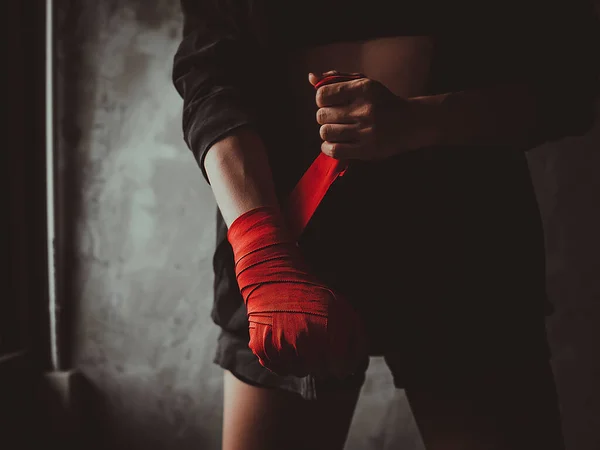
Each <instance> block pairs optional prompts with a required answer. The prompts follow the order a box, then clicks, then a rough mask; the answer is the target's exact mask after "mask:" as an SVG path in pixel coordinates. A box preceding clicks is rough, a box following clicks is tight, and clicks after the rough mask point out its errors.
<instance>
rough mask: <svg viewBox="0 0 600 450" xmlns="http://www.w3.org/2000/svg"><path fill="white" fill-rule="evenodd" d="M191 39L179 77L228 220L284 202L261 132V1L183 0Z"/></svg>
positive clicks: (190, 132)
mask: <svg viewBox="0 0 600 450" xmlns="http://www.w3.org/2000/svg"><path fill="white" fill-rule="evenodd" d="M181 9H182V12H183V18H184V26H183V38H182V41H181V43H180V45H179V47H178V49H177V52H176V53H175V55H174V60H173V72H172V79H173V84H174V86H175V88H176V89H177V92H178V93H179V94H180V96H181V98H182V99H183V120H182V130H183V137H184V140H185V142H186V143H187V145H188V147H189V149H190V150H191V151H192V153H193V154H194V156H195V159H196V161H197V163H198V165H199V166H200V169H201V171H202V174H203V176H204V178H205V179H206V181H207V182H208V183H209V184H210V185H211V187H212V191H213V193H214V195H215V199H216V201H217V205H218V206H219V209H220V211H221V214H222V216H223V218H224V219H225V222H226V223H227V225H228V226H229V225H230V224H231V222H232V221H233V220H234V219H235V218H236V217H238V216H240V215H241V214H243V213H244V212H246V211H248V210H249V209H252V208H255V207H258V206H267V205H274V204H276V200H275V193H274V188H273V182H272V176H271V172H270V168H269V164H268V160H267V155H266V151H265V148H264V145H263V141H262V139H261V137H260V132H259V130H260V129H261V123H260V121H261V119H260V117H261V107H263V105H264V104H265V101H263V100H262V99H261V91H260V79H259V77H260V70H258V69H259V68H260V67H261V62H262V61H266V60H267V53H268V52H267V49H268V46H267V38H266V32H265V31H266V27H265V22H266V19H265V17H266V15H265V13H264V11H262V10H261V8H260V2H256V1H254V0H245V1H236V2H230V1H228V0H214V1H198V0H181Z"/></svg>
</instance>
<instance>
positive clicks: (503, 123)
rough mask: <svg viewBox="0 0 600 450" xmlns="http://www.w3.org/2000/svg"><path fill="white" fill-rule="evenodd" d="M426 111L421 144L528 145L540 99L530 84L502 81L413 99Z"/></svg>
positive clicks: (531, 137)
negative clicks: (503, 83) (489, 85)
mask: <svg viewBox="0 0 600 450" xmlns="http://www.w3.org/2000/svg"><path fill="white" fill-rule="evenodd" d="M409 102H410V103H412V104H413V106H415V107H416V108H417V109H419V110H421V111H423V113H422V114H421V117H423V118H424V120H423V121H422V122H421V123H422V125H423V127H424V130H423V132H422V133H421V136H423V139H424V142H423V145H421V146H428V145H442V146H464V145H487V144H489V143H490V142H491V143H493V144H494V145H516V146H527V145H529V144H530V143H531V141H532V140H535V139H534V137H533V136H532V129H533V128H534V127H535V125H534V124H535V122H536V120H537V110H536V102H535V99H534V97H533V96H532V95H531V93H530V92H529V91H528V89H527V87H526V86H524V85H518V84H514V85H513V84H507V85H499V86H494V87H489V88H481V89H471V90H465V91H461V92H451V93H445V94H439V95H431V96H424V97H414V98H411V99H410V100H409Z"/></svg>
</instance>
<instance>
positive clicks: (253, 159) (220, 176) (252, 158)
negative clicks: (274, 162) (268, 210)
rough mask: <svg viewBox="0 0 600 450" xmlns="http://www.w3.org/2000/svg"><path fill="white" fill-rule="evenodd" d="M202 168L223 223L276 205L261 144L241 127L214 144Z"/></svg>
mask: <svg viewBox="0 0 600 450" xmlns="http://www.w3.org/2000/svg"><path fill="white" fill-rule="evenodd" d="M204 168H205V170H206V173H207V176H208V179H209V181H210V184H211V186H212V191H213V193H214V196H215V200H216V202H217V205H218V206H219V209H220V211H221V214H222V216H223V219H224V220H225V223H226V224H227V226H228V227H229V226H230V225H231V223H232V222H233V221H234V220H235V219H236V218H237V217H239V216H240V215H242V214H243V213H245V212H247V211H249V210H251V209H254V208H257V207H259V206H271V205H277V198H276V196H275V190H274V187H273V181H272V176H271V169H270V167H269V163H268V160H267V154H266V151H265V148H264V145H263V142H262V140H261V139H260V137H259V136H258V134H256V133H255V132H254V131H252V129H250V128H248V127H243V128H240V129H238V131H237V132H235V133H233V134H231V135H229V136H227V137H225V138H224V139H222V140H220V141H218V142H217V143H215V144H214V145H213V146H212V147H211V148H210V149H209V151H208V152H207V153H206V156H205V159H204Z"/></svg>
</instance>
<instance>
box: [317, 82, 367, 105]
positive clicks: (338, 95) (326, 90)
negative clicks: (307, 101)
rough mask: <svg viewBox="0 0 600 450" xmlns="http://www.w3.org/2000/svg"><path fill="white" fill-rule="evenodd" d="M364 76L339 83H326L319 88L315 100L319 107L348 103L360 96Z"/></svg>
mask: <svg viewBox="0 0 600 450" xmlns="http://www.w3.org/2000/svg"><path fill="white" fill-rule="evenodd" d="M362 80H363V78H358V79H350V80H349V81H340V82H339V83H332V84H325V85H323V86H321V87H319V88H318V89H317V92H316V94H315V100H316V102H317V106H318V107H319V108H323V107H326V106H341V105H348V104H350V103H352V101H353V100H354V99H355V98H357V97H359V95H358V93H360V92H361V91H362V89H363V85H364V82H362Z"/></svg>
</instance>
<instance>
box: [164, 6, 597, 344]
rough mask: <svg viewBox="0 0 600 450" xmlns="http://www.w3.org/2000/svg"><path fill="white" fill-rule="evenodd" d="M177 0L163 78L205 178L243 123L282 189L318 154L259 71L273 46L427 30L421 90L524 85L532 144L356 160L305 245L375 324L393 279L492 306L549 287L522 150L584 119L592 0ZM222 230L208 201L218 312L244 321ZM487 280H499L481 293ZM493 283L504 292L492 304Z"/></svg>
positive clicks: (273, 64) (534, 304)
mask: <svg viewBox="0 0 600 450" xmlns="http://www.w3.org/2000/svg"><path fill="white" fill-rule="evenodd" d="M496 3H498V4H496ZM181 4H182V11H183V14H184V29H183V39H182V42H181V44H180V46H179V48H178V50H177V53H176V54H175V58H174V66H173V81H174V85H175V87H176V88H177V90H178V92H179V94H180V95H181V96H182V98H183V102H184V104H183V137H184V139H185V141H186V143H187V145H188V146H189V148H190V149H191V150H192V152H193V153H194V155H195V157H196V160H197V161H198V164H199V166H200V168H201V170H202V173H203V174H204V176H205V177H206V173H205V171H204V168H203V158H204V155H205V153H206V151H207V150H208V149H209V148H210V147H211V146H212V144H214V143H215V142H216V141H218V140H220V139H222V138H223V137H224V136H226V135H227V134H228V133H231V132H232V131H233V130H235V129H237V128H239V127H242V126H250V127H254V129H255V130H256V131H258V132H259V133H260V134H261V137H262V138H263V140H264V142H265V144H266V147H267V150H268V152H269V158H270V163H271V167H272V171H273V175H274V178H275V185H276V189H277V193H278V195H279V196H280V198H285V196H286V195H287V193H288V192H289V191H290V189H291V188H292V187H293V186H294V185H295V183H296V182H297V180H298V179H299V177H300V176H301V175H302V173H303V172H304V170H306V168H307V167H308V165H309V164H310V163H311V162H312V160H313V159H314V157H316V155H317V154H318V152H319V143H320V142H319V140H318V131H317V129H315V131H314V133H312V134H311V133H306V132H305V130H304V129H302V130H299V129H298V128H294V127H295V125H294V122H293V121H289V120H287V121H286V120H284V119H285V118H286V117H289V115H290V114H293V111H285V110H284V109H283V110H282V105H285V98H282V93H285V92H286V90H285V86H283V85H278V83H280V82H281V81H280V80H278V78H277V77H273V80H272V81H271V82H270V87H269V88H268V87H267V86H265V85H264V78H265V73H273V74H276V73H277V70H278V65H279V62H280V61H279V60H278V58H280V57H281V55H284V54H285V51H286V50H287V49H290V50H293V49H297V48H306V47H311V46H315V45H319V44H325V43H331V42H335V41H360V40H366V39H371V38H376V37H383V36H395V35H422V34H425V35H433V36H434V39H435V47H434V54H433V60H432V69H431V75H430V79H429V80H428V82H427V93H428V94H436V93H442V92H450V91H459V90H464V89H469V88H474V87H483V86H491V85H494V84H498V83H505V82H511V81H521V82H525V83H528V85H529V86H530V87H531V89H532V92H534V94H535V96H536V99H537V101H538V104H539V105H540V108H539V110H540V111H541V114H540V120H539V121H538V123H537V124H536V126H535V127H534V128H533V129H532V133H531V144H530V145H529V146H528V147H527V148H500V147H498V146H495V145H494V143H490V145H489V148H486V149H476V148H469V147H464V148H457V149H450V150H449V149H441V148H429V149H423V150H421V151H417V152H412V153H410V154H405V155H399V156H398V157H394V158H391V159H389V160H386V161H385V162H383V163H381V162H380V163H363V164H358V165H357V168H356V169H355V170H354V171H352V172H349V174H348V175H347V176H345V177H343V178H342V179H340V181H339V182H337V183H336V184H335V185H334V188H333V189H332V191H331V192H330V193H329V194H328V195H327V197H326V199H325V201H324V202H323V204H322V205H321V207H320V208H319V210H318V211H317V213H316V215H315V217H314V218H313V220H312V221H311V224H309V226H308V228H307V230H306V232H305V234H304V235H303V238H302V239H303V242H302V245H303V247H304V249H305V253H306V256H307V258H308V259H309V261H310V262H311V264H313V266H314V268H315V270H316V271H317V272H318V273H319V275H320V276H321V277H322V278H323V279H324V280H325V281H326V282H328V283H329V284H330V285H332V287H334V288H336V289H338V290H340V291H342V292H344V293H346V294H347V295H348V296H349V297H351V300H352V301H353V302H354V303H355V304H357V306H358V307H359V308H361V304H362V303H361V302H363V303H364V302H365V300H361V298H364V297H366V296H369V297H370V298H371V299H370V300H369V301H368V303H367V304H365V305H366V306H365V307H364V308H363V309H364V311H363V312H364V314H366V315H367V316H369V315H370V316H372V322H373V323H374V324H377V323H378V322H379V321H380V319H381V316H382V314H383V315H386V314H388V315H389V314H391V312H393V306H391V305H392V304H393V302H394V301H391V300H389V296H390V292H392V291H393V292H394V293H395V294H397V295H398V296H404V297H405V298H406V297H411V298H417V297H419V298H425V297H427V298H434V297H438V298H439V297H443V296H446V295H448V294H449V293H454V294H456V295H460V296H462V297H463V298H473V299H475V298H477V296H480V297H479V302H480V303H479V305H480V304H481V297H488V298H489V302H488V303H486V302H483V304H484V305H486V308H487V309H488V310H490V311H495V313H497V314H500V312H501V311H514V308H515V307H518V308H520V309H521V310H531V311H538V310H539V308H540V307H541V306H540V305H542V304H543V303H544V302H543V299H545V296H544V251H543V250H544V249H543V247H544V246H543V232H542V228H541V222H540V218H539V212H538V209H537V204H536V201H535V196H534V192H533V188H532V185H531V180H530V178H529V172H528V168H527V161H526V159H525V154H524V151H526V150H528V149H529V148H531V147H534V146H536V145H538V144H541V143H544V142H547V141H551V140H558V139H561V138H564V137H566V136H571V135H580V134H583V133H584V132H586V131H587V130H588V129H589V128H590V126H591V123H592V121H593V117H594V99H595V98H596V94H597V91H596V90H597V87H598V73H599V69H598V57H597V55H598V48H600V47H599V46H598V31H599V29H598V24H597V22H596V18H595V16H594V14H593V12H592V11H593V10H592V7H591V3H588V2H583V1H579V2H577V1H569V0H564V1H563V0H555V1H554V2H541V1H538V0H530V1H521V2H517V1H510V0H507V1H503V2H467V1H454V2H444V1H416V2H415V1H413V2H408V1H400V2H393V1H389V0H388V1H385V0H370V1H368V2H364V1H363V2H353V1H340V0H330V1H319V2H316V1H307V0H304V1H301V2H288V1H266V0H265V1H259V0H254V1H253V0H244V1H242V0H212V1H208V0H206V1H202V0H195V1H194V0H182V2H181ZM257 67H261V68H262V70H260V71H257V70H254V68H257ZM265 68H266V69H265ZM271 92H276V93H277V95H276V96H273V95H270V93H271ZM273 111H277V114H273ZM290 122H291V123H290ZM315 125H316V124H315ZM282 142H285V143H286V144H285V145H286V148H285V151H282V149H281V143H282ZM226 232H227V229H226V225H225V223H224V221H223V220H222V218H221V216H220V215H219V214H218V211H217V245H216V250H215V254H214V258H213V265H214V271H215V281H214V287H215V306H214V308H213V319H214V320H215V322H216V323H217V324H219V325H220V326H222V327H223V328H225V329H226V330H229V331H232V332H235V333H239V334H241V335H244V334H245V333H246V332H247V327H246V322H245V311H244V308H243V304H242V300H241V296H240V294H239V292H238V290H237V284H236V280H235V275H234V271H233V261H232V253H231V247H230V246H229V244H228V242H227V239H226ZM398 286H402V287H401V288H398ZM490 286H491V287H493V289H494V293H493V294H490V293H483V292H484V290H486V289H487V290H488V291H489V288H490ZM375 293H377V295H376V294H375ZM517 293H518V294H517ZM375 297H377V298H378V299H379V300H375V299H373V298H375ZM501 297H502V298H508V297H510V298H512V301H503V302H502V304H501V305H500V304H498V299H499V298H501ZM522 297H527V298H528V299H529V300H527V301H526V302H523V299H522ZM463 303H464V305H466V306H465V310H467V309H469V308H471V309H472V308H473V307H475V301H473V302H471V303H470V302H469V301H465V302H463ZM420 304H421V305H424V304H427V303H426V302H420ZM419 307H423V308H424V306H419ZM415 308H418V307H417V306H415ZM374 310H376V311H377V314H375V313H373V311H374ZM374 327H376V325H374Z"/></svg>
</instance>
